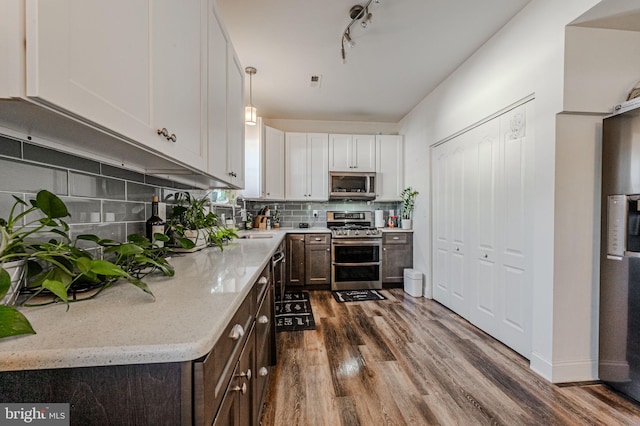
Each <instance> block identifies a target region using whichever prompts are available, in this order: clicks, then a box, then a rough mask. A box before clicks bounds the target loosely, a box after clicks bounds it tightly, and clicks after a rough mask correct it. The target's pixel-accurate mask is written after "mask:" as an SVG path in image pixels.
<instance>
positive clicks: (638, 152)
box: [598, 107, 640, 401]
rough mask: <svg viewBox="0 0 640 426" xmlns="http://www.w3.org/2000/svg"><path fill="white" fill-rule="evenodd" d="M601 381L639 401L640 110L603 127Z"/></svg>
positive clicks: (609, 120)
mask: <svg viewBox="0 0 640 426" xmlns="http://www.w3.org/2000/svg"><path fill="white" fill-rule="evenodd" d="M601 230H602V232H601V246H600V337H599V346H600V351H599V360H598V374H599V376H600V380H602V381H603V382H605V383H607V384H609V385H610V386H612V387H614V388H616V389H618V390H619V391H621V392H623V393H625V394H627V395H628V396H630V397H631V398H634V399H636V400H638V401H640V107H636V108H634V109H629V110H626V111H624V112H619V113H616V114H614V115H611V116H609V117H606V118H605V119H604V120H603V123H602V226H601Z"/></svg>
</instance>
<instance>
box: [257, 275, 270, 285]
mask: <svg viewBox="0 0 640 426" xmlns="http://www.w3.org/2000/svg"><path fill="white" fill-rule="evenodd" d="M268 282H269V280H268V279H267V277H260V279H259V280H258V284H266V283H268Z"/></svg>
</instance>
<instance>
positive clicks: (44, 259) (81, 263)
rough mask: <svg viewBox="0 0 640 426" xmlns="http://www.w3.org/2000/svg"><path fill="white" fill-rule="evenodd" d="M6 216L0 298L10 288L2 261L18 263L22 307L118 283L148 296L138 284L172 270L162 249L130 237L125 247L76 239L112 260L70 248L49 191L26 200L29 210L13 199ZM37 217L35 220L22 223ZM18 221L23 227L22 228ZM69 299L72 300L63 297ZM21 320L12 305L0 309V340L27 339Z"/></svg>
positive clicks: (61, 209) (63, 212) (0, 227)
mask: <svg viewBox="0 0 640 426" xmlns="http://www.w3.org/2000/svg"><path fill="white" fill-rule="evenodd" d="M14 198H15V200H16V201H15V203H14V205H13V207H12V209H11V211H10V214H9V218H8V219H0V235H1V236H2V240H1V241H0V259H1V260H2V264H1V266H2V267H1V268H0V299H3V298H4V297H5V296H6V295H7V294H8V293H9V291H10V289H11V275H10V272H9V271H7V268H6V266H7V261H8V260H14V259H18V260H22V261H23V262H25V263H26V266H25V267H26V269H27V271H28V272H27V273H23V274H22V277H23V278H22V280H21V282H20V283H18V287H17V289H16V290H15V292H16V295H17V292H18V291H19V290H20V286H21V285H22V283H23V282H24V281H25V280H24V277H25V276H28V278H29V279H28V280H27V281H28V282H27V286H26V288H25V293H26V294H27V299H26V301H24V302H23V303H24V304H25V305H26V306H29V305H30V303H31V301H32V300H33V299H34V298H35V297H36V296H41V295H48V298H46V299H45V301H44V302H43V301H41V300H40V299H38V303H35V304H36V305H43V304H49V303H56V302H60V301H62V302H64V303H67V304H68V303H70V302H72V301H74V300H73V299H74V298H75V294H76V292H77V291H84V290H85V289H87V288H91V289H95V290H96V291H95V292H94V293H93V294H92V295H91V296H90V297H87V299H88V298H93V297H95V296H97V294H99V293H100V292H101V291H102V290H104V289H105V288H107V287H109V286H110V285H111V284H112V283H114V282H115V281H117V280H119V279H126V280H127V281H129V282H131V283H132V284H134V285H135V286H137V287H139V288H141V289H142V290H143V291H145V292H146V293H148V294H150V295H151V296H152V297H153V293H151V291H150V290H149V288H148V286H147V285H146V283H144V282H143V281H142V280H141V279H142V278H143V277H144V276H146V275H147V274H148V273H151V272H153V271H155V270H160V271H161V272H162V273H163V274H165V275H170V276H171V275H173V268H172V267H171V266H170V265H169V264H168V263H167V261H166V259H165V258H164V255H165V254H166V251H165V249H163V248H161V247H159V246H157V245H156V244H153V243H151V242H149V241H148V240H147V239H146V238H144V237H139V236H130V237H129V239H128V241H127V242H126V243H117V242H114V241H111V240H101V239H99V238H98V237H97V236H95V235H83V236H79V237H78V240H89V241H94V242H95V243H96V244H97V245H98V246H102V247H103V248H104V251H105V253H106V255H107V256H110V257H111V258H112V259H113V261H109V260H102V259H94V257H93V256H92V255H91V254H90V252H89V251H87V250H83V249H81V248H78V247H77V246H76V244H75V243H72V242H71V240H70V238H69V235H68V230H69V227H68V225H67V224H66V223H65V222H64V221H63V220H62V218H64V217H67V216H69V213H68V211H67V208H66V206H65V205H64V203H63V202H62V201H61V200H60V199H59V198H58V197H57V196H55V195H54V194H52V193H50V192H49V191H45V190H43V191H40V192H38V194H37V196H36V199H35V200H31V201H30V202H31V207H30V208H28V209H25V210H24V211H20V210H22V207H23V206H27V204H26V203H25V202H24V201H22V200H21V199H19V198H16V197H14ZM34 214H38V216H39V217H38V218H37V219H32V220H28V219H27V216H29V218H31V217H33V215H34ZM23 219H24V220H25V221H26V223H23ZM47 234H49V235H48V236H49V237H50V236H56V238H51V239H49V240H48V241H46V242H42V241H37V239H38V238H40V239H43V238H42V237H43V236H44V235H47ZM70 294H72V295H73V298H70V297H69V295H70ZM33 333H35V331H34V330H33V328H32V326H31V324H30V323H29V321H28V320H27V318H26V317H25V316H24V315H23V314H22V313H21V312H19V311H18V310H17V309H15V308H14V307H12V306H5V305H3V306H0V338H3V337H9V336H16V335H21V334H33Z"/></svg>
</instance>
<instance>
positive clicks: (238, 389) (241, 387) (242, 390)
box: [231, 383, 247, 395]
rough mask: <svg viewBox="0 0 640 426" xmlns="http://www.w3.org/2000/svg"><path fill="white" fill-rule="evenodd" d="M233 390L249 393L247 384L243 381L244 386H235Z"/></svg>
mask: <svg viewBox="0 0 640 426" xmlns="http://www.w3.org/2000/svg"><path fill="white" fill-rule="evenodd" d="M231 390H232V391H235V392H240V393H241V394H243V395H244V394H246V393H247V384H246V383H243V384H242V386H234V387H233V388H231Z"/></svg>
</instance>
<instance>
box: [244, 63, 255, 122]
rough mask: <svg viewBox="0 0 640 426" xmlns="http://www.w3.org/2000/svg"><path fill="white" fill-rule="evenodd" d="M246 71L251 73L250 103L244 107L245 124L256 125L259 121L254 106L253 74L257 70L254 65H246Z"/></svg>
mask: <svg viewBox="0 0 640 426" xmlns="http://www.w3.org/2000/svg"><path fill="white" fill-rule="evenodd" d="M244 72H246V73H247V74H249V105H248V106H246V107H244V124H248V125H249V126H255V125H256V123H257V119H258V117H257V111H256V107H254V106H253V79H252V77H253V75H254V74H255V73H256V72H257V70H256V69H255V68H254V67H246V68H245V69H244Z"/></svg>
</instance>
